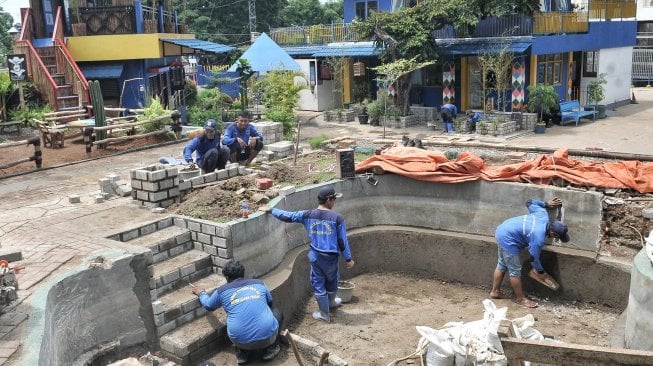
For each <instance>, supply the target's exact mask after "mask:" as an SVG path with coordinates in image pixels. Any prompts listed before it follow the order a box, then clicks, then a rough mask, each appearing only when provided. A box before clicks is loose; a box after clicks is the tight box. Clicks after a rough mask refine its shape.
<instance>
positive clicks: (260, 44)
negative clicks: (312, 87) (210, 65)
mask: <svg viewBox="0 0 653 366" xmlns="http://www.w3.org/2000/svg"><path fill="white" fill-rule="evenodd" d="M240 58H242V59H245V60H247V61H248V62H249V64H250V65H251V67H252V70H253V71H256V72H259V73H261V74H264V73H266V72H268V71H270V70H291V71H300V70H301V67H300V66H299V64H298V63H297V61H295V60H293V58H292V57H290V55H288V54H287V53H286V51H284V50H283V49H282V48H281V47H279V45H278V44H276V42H274V41H273V40H272V38H270V37H269V36H268V35H267V34H265V33H261V35H260V36H258V38H256V41H254V43H252V45H251V46H249V48H248V49H247V51H245V53H243V55H242V56H240ZM237 68H238V61H236V62H235V63H234V64H233V65H231V67H230V68H229V70H228V71H232V72H233V71H236V69H237Z"/></svg>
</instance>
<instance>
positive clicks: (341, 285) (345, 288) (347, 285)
mask: <svg viewBox="0 0 653 366" xmlns="http://www.w3.org/2000/svg"><path fill="white" fill-rule="evenodd" d="M354 288H356V284H355V283H353V282H349V281H340V282H338V295H337V296H338V297H339V298H340V300H342V302H350V301H351V296H352V295H353V294H354Z"/></svg>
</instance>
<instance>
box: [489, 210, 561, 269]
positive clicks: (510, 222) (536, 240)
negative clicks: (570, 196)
mask: <svg viewBox="0 0 653 366" xmlns="http://www.w3.org/2000/svg"><path fill="white" fill-rule="evenodd" d="M526 206H527V207H528V212H530V214H528V215H522V216H517V217H512V218H510V219H507V220H506V221H504V222H503V223H502V224H501V225H499V227H497V231H496V233H495V238H496V239H497V242H498V243H499V245H501V246H502V247H503V248H504V249H505V250H506V251H507V252H508V253H510V254H512V255H519V252H520V251H521V250H522V249H523V248H526V247H528V252H529V253H530V255H531V256H532V257H533V261H532V262H531V264H532V265H533V268H535V270H537V271H540V272H542V271H544V268H543V267H542V263H541V262H540V253H541V252H542V247H544V245H545V241H546V237H547V234H548V231H549V214H548V212H547V211H546V204H545V203H544V202H543V201H540V200H536V199H530V200H528V201H527V202H526Z"/></svg>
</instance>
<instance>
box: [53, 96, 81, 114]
mask: <svg viewBox="0 0 653 366" xmlns="http://www.w3.org/2000/svg"><path fill="white" fill-rule="evenodd" d="M57 103H58V105H57V107H58V108H57V110H58V111H62V110H65V109H66V108H67V109H71V108H72V109H77V108H79V97H78V96H77V95H76V94H73V95H68V96H64V97H57Z"/></svg>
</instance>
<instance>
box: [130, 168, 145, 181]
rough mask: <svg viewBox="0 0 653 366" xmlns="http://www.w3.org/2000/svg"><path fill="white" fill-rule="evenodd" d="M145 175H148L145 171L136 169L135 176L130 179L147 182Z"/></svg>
mask: <svg viewBox="0 0 653 366" xmlns="http://www.w3.org/2000/svg"><path fill="white" fill-rule="evenodd" d="M147 173H149V172H148V171H147V170H144V169H137V170H136V171H135V174H134V176H133V177H132V179H138V180H142V181H146V180H148V179H147Z"/></svg>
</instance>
